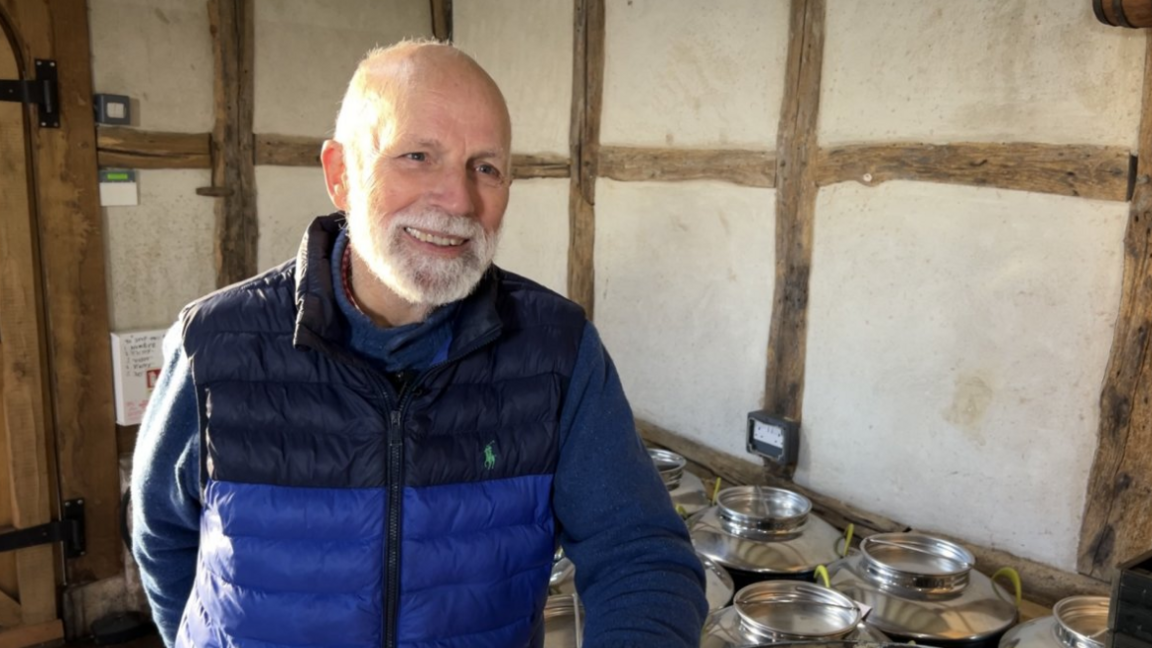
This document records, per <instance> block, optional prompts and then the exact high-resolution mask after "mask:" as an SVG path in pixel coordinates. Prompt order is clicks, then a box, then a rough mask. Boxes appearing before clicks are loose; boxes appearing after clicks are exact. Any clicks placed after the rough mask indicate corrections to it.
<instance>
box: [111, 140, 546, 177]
mask: <svg viewBox="0 0 1152 648" xmlns="http://www.w3.org/2000/svg"><path fill="white" fill-rule="evenodd" d="M211 140H212V137H211V135H210V134H209V133H165V132H157V131H145V130H138V129H135V128H116V127H109V128H100V129H98V130H97V131H96V148H97V153H98V158H97V161H98V163H99V165H100V166H102V167H127V168H130V169H209V168H211V167H212V155H211V152H210V145H211ZM255 140H256V146H255V157H256V164H263V165H271V166H301V167H318V166H320V147H321V146H322V145H323V144H324V139H323V138H320V137H302V136H299V135H260V134H257V135H255ZM568 167H569V165H568V158H567V157H564V156H561V155H521V154H514V155H513V156H512V174H513V177H515V178H523V179H527V178H567V177H568Z"/></svg>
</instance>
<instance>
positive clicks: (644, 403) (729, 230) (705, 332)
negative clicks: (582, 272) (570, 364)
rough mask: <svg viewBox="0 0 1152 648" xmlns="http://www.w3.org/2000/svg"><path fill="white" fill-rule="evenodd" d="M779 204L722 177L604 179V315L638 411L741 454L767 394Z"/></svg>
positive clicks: (599, 241)
mask: <svg viewBox="0 0 1152 648" xmlns="http://www.w3.org/2000/svg"><path fill="white" fill-rule="evenodd" d="M774 204H775V191H774V190H771V189H753V188H746V187H735V186H732V185H727V184H723V183H719V182H702V181H701V182H681V183H669V184H658V183H621V182H614V181H611V180H601V181H600V182H599V183H598V185H597V189H596V211H597V220H596V250H595V254H596V257H595V258H596V326H597V327H598V328H599V330H600V333H601V335H602V337H603V339H604V341H605V344H606V345H607V348H608V350H609V352H610V353H611V354H612V357H613V358H614V359H615V361H616V365H617V368H618V369H619V371H620V375H621V377H622V379H623V382H624V388H625V390H626V392H627V394H628V398H629V400H630V402H631V404H632V409H633V411H634V412H635V414H636V415H637V416H639V417H640V418H643V419H645V420H648V421H651V422H653V423H656V424H658V425H660V426H662V427H665V428H668V429H670V430H674V431H676V432H678V433H680V434H682V435H684V436H686V437H689V438H692V439H695V440H697V441H700V442H702V443H705V444H707V445H709V446H712V447H714V448H716V449H718V450H721V451H723V452H727V453H729V454H733V455H736V456H742V455H743V454H744V432H743V430H744V427H745V424H746V423H745V422H746V416H747V413H748V412H750V411H752V410H754V409H757V408H758V407H759V404H760V402H761V400H762V398H763V395H764V371H765V366H766V362H767V355H766V351H767V348H768V327H769V318H770V316H771V306H772V298H771V295H772V286H773V281H774V276H775V267H774V258H775V254H774V251H775V247H774V246H775V243H774V231H775V225H774V220H773V211H774Z"/></svg>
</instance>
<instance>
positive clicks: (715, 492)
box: [712, 477, 720, 506]
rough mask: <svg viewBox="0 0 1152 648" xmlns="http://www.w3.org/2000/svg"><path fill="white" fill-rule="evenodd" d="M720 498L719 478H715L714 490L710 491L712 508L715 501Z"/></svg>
mask: <svg viewBox="0 0 1152 648" xmlns="http://www.w3.org/2000/svg"><path fill="white" fill-rule="evenodd" d="M719 497H720V478H719V477H717V478H716V488H713V489H712V506H716V500H717V499H719Z"/></svg>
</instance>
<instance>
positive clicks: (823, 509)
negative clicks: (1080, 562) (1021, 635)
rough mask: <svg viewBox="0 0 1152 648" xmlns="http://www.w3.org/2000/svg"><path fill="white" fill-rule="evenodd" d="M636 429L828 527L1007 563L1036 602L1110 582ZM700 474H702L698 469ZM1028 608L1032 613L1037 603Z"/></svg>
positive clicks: (988, 567) (663, 433)
mask: <svg viewBox="0 0 1152 648" xmlns="http://www.w3.org/2000/svg"><path fill="white" fill-rule="evenodd" d="M636 429H637V431H639V432H640V435H641V437H642V438H643V439H644V440H645V441H646V442H648V443H650V444H655V445H659V446H661V447H664V448H668V449H669V450H672V451H673V452H676V453H678V454H680V455H683V456H684V458H685V459H687V460H688V461H689V463H690V464H695V465H698V466H703V467H704V469H705V470H706V471H707V472H708V473H710V474H709V475H708V476H711V475H717V476H720V477H721V478H722V479H723V480H724V483H725V484H731V485H737V486H738V485H744V484H762V485H763V484H766V485H773V486H779V487H782V488H787V489H788V490H791V491H794V492H797V493H800V494H801V495H803V496H805V497H807V498H808V499H809V500H811V501H812V508H813V510H814V511H815V512H816V514H817V515H819V516H820V517H822V518H823V519H824V520H826V521H827V522H829V523H831V524H832V525H834V526H836V527H838V528H840V529H843V528H845V527H846V525H847V524H848V523H849V522H851V523H852V524H853V525H854V526H855V527H856V531H855V536H856V537H858V538H861V537H868V536H870V535H874V534H876V533H898V532H902V531H910V530H917V531H922V532H924V533H928V534H930V535H933V536H937V537H940V538H945V539H948V540H952V541H954V542H958V543H960V544H962V545H964V546H965V547H967V548H968V549H970V550H971V551H972V553H973V555H975V556H976V568H977V569H978V570H979V571H981V572H982V573H984V574H986V575H991V574H992V573H994V572H995V571H996V570H997V569H999V568H1000V567H1005V566H1009V567H1012V568H1014V569H1016V571H1017V572H1019V573H1020V578H1021V580H1023V582H1024V594H1025V596H1026V597H1027V598H1028V599H1029V600H1030V601H1033V602H1035V603H1042V604H1044V605H1052V604H1054V603H1055V602H1056V601H1058V600H1060V599H1062V598H1064V597H1065V596H1072V595H1073V594H1093V595H1100V596H1105V595H1107V593H1108V592H1107V590H1108V584H1107V583H1105V582H1102V581H1099V580H1096V579H1093V578H1088V577H1086V576H1081V575H1079V574H1073V573H1071V572H1066V571H1063V570H1060V569H1056V568H1055V567H1050V566H1048V565H1044V564H1041V563H1038V562H1036V561H1034V560H1029V559H1027V558H1021V557H1019V556H1015V555H1013V554H1010V553H1008V552H1006V551H1001V550H999V549H992V548H988V547H983V546H981V545H978V544H973V543H971V542H969V541H967V540H963V539H960V538H956V537H954V536H951V535H948V534H944V533H940V532H937V531H934V530H931V529H916V528H914V527H909V526H907V525H906V524H905V523H903V522H898V521H895V520H891V519H889V518H887V517H885V516H883V515H879V514H877V513H872V512H870V511H866V510H864V509H861V508H859V507H856V506H853V505H850V504H848V503H846V502H843V501H841V500H838V499H836V498H833V497H828V496H827V495H823V494H821V493H819V492H817V491H814V490H812V489H810V488H805V487H803V486H801V485H799V484H795V483H791V482H785V481H784V480H781V479H780V478H778V477H775V476H773V475H769V474H768V473H767V472H766V471H764V470H763V468H761V467H760V466H758V465H756V464H753V463H752V462H750V461H745V460H743V459H740V458H738V457H733V456H731V455H728V454H725V453H722V452H718V451H717V450H714V449H712V448H709V447H708V446H705V445H703V444H701V443H699V442H698V441H693V440H692V439H688V438H685V437H683V436H681V435H679V434H677V433H675V432H672V431H669V430H665V429H663V428H661V427H659V426H657V425H654V424H652V423H649V422H647V421H643V420H640V419H637V420H636ZM697 474H698V476H700V477H705V476H706V475H702V474H699V473H697ZM1029 609H1030V611H1031V613H1032V614H1036V613H1037V612H1038V610H1037V609H1036V606H1031V607H1030V608H1029Z"/></svg>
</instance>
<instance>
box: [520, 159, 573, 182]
mask: <svg viewBox="0 0 1152 648" xmlns="http://www.w3.org/2000/svg"><path fill="white" fill-rule="evenodd" d="M568 172H569V162H568V158H566V157H564V156H562V155H521V154H513V155H512V177H513V178H516V179H527V178H567V177H568Z"/></svg>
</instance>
